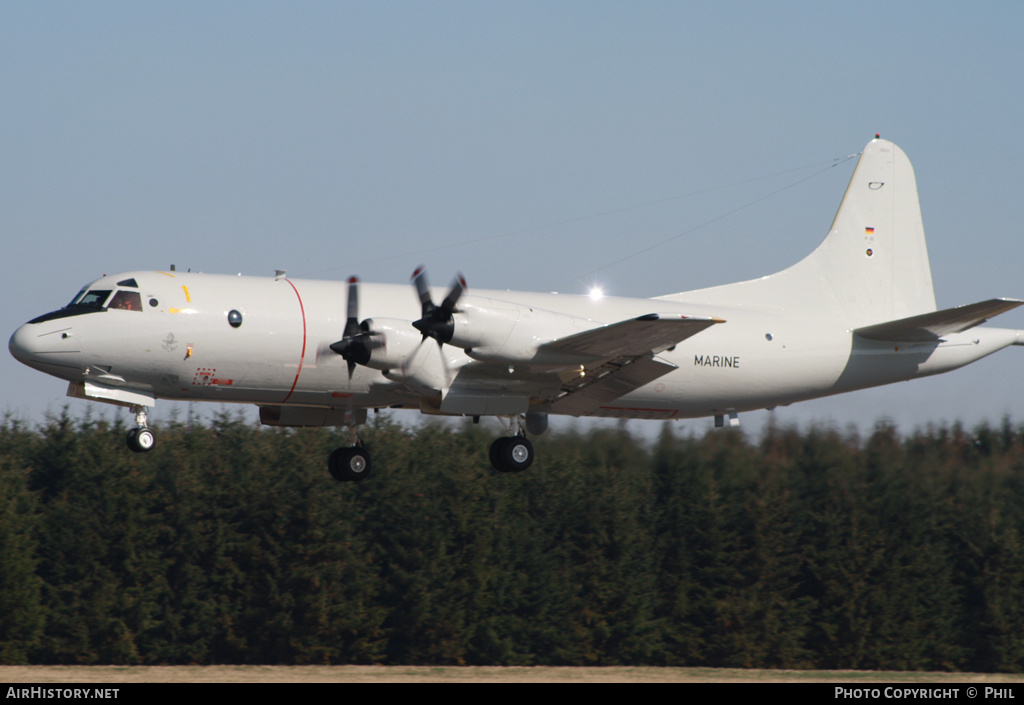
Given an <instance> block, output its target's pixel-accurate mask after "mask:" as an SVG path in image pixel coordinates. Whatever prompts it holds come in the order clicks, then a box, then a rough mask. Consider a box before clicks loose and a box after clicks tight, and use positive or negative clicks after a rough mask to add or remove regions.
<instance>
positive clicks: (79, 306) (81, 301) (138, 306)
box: [29, 287, 142, 323]
mask: <svg viewBox="0 0 1024 705" xmlns="http://www.w3.org/2000/svg"><path fill="white" fill-rule="evenodd" d="M113 291H114V290H113V289H90V288H89V287H85V288H84V289H82V290H81V291H79V292H78V295H77V296H75V298H73V299H71V303H69V304H68V305H67V306H65V307H64V308H62V309H58V310H57V311H51V312H50V313H45V314H43V315H42V316H38V317H37V318H33V319H32V320H31V321H29V323H42V322H43V321H52V320H54V319H56V318H67V317H68V316H80V315H82V314H83V313H96V312H103V311H106V310H107V309H106V308H105V307H104V306H103V304H105V303H106V301H107V299H109V298H110V295H111V294H112V293H113ZM119 293H120V294H125V295H128V296H127V297H126V298H127V300H119V301H118V308H125V309H129V310H133V311H141V310H142V300H141V298H140V297H139V295H138V294H136V293H134V292H119ZM132 297H134V298H132ZM115 298H116V297H115Z"/></svg>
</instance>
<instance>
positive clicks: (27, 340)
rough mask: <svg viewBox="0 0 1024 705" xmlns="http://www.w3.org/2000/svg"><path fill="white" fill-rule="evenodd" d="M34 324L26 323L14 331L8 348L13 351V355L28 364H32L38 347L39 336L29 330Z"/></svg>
mask: <svg viewBox="0 0 1024 705" xmlns="http://www.w3.org/2000/svg"><path fill="white" fill-rule="evenodd" d="M31 326H32V324H30V323H26V324H25V325H23V326H22V327H21V328H19V329H18V330H16V331H14V335H12V336H11V340H10V342H8V343H7V349H8V350H10V351H11V355H13V356H14V359H15V360H17V361H18V362H23V363H25V364H26V365H28V364H30V361H31V360H32V356H33V355H34V354H35V352H36V349H37V338H38V336H36V335H35V333H33V331H31V330H29V328H31Z"/></svg>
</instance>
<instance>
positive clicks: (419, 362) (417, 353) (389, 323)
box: [361, 318, 449, 397]
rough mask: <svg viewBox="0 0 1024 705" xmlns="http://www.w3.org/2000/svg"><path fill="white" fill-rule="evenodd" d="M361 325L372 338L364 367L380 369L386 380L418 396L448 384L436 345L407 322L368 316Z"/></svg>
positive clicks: (436, 392)
mask: <svg viewBox="0 0 1024 705" xmlns="http://www.w3.org/2000/svg"><path fill="white" fill-rule="evenodd" d="M361 325H362V327H363V329H364V330H365V331H367V332H368V333H370V336H371V339H372V340H373V348H372V350H371V352H370V360H369V361H368V362H367V363H366V366H367V367H372V368H374V369H377V370H381V371H382V372H384V376H385V377H387V378H388V379H390V380H392V381H394V382H398V383H400V384H404V385H405V386H406V387H408V388H409V389H411V390H413V391H414V392H416V393H417V394H420V395H422V396H427V397H430V396H433V395H436V394H439V393H440V392H441V390H442V389H444V388H446V387H447V386H448V384H449V379H448V368H447V366H446V364H445V362H444V360H443V359H442V352H441V348H440V346H439V345H438V344H437V343H436V342H434V341H433V340H431V339H429V338H427V339H424V338H423V335H422V334H421V333H420V332H419V331H417V330H416V329H415V328H413V326H412V322H411V321H403V320H399V319H394V318H368V319H367V320H365V321H363V323H362V324H361Z"/></svg>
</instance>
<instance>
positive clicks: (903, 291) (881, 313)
mask: <svg viewBox="0 0 1024 705" xmlns="http://www.w3.org/2000/svg"><path fill="white" fill-rule="evenodd" d="M665 298H671V299H684V298H685V300H686V301H689V302H695V303H700V302H706V303H708V304H711V305H714V304H719V305H745V306H748V307H749V306H753V305H765V306H768V307H773V308H775V307H782V308H790V307H796V308H797V309H799V310H805V311H807V313H808V314H811V315H823V316H828V317H831V318H841V319H842V320H845V321H847V322H849V323H850V324H851V325H852V326H863V325H869V324H872V323H877V322H880V321H889V320H893V319H898V318H906V317H909V316H913V315H916V314H920V313H927V312H929V311H934V310H935V293H934V290H933V289H932V274H931V266H930V265H929V262H928V250H927V247H926V246H925V238H924V225H923V223H922V221H921V207H920V204H919V203H918V198H917V180H916V179H915V178H914V169H913V167H912V166H911V165H910V160H909V159H908V158H907V155H906V154H904V152H903V150H902V149H900V148H899V147H897V146H896V145H895V144H893V143H892V142H889V141H887V140H883V139H879V138H875V139H873V140H872V141H871V142H869V143H868V145H867V146H866V147H865V148H864V151H863V152H862V154H861V157H860V160H859V161H858V162H857V168H856V169H855V170H854V172H853V177H852V178H851V179H850V185H849V186H848V187H847V189H846V195H845V196H843V201H842V203H841V204H840V206H839V212H838V213H836V217H835V220H834V221H833V222H832V227H831V228H830V229H829V232H828V235H827V236H826V237H825V240H824V241H823V242H822V243H821V244H820V245H819V246H818V248H817V249H815V250H814V251H813V252H812V253H811V254H810V255H808V256H807V257H806V258H804V259H803V260H801V261H800V262H798V263H797V264H795V265H793V266H792V267H790V268H789V269H785V270H783V271H781V272H778V273H777V274H773V275H771V276H768V277H763V278H761V279H755V280H751V281H748V282H741V283H739V284H729V285H726V286H719V287H713V288H711V289H701V290H700V291H696V292H688V293H686V294H676V295H673V296H671V297H665Z"/></svg>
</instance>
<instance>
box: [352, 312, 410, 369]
mask: <svg viewBox="0 0 1024 705" xmlns="http://www.w3.org/2000/svg"><path fill="white" fill-rule="evenodd" d="M360 327H361V328H362V329H363V330H364V331H366V332H368V333H370V336H371V340H372V341H373V345H372V349H371V351H370V359H369V360H368V361H367V362H366V363H365V364H366V366H367V367H372V368H373V369H375V370H381V371H383V372H388V371H390V370H397V369H401V368H402V367H403V365H405V363H406V361H407V360H408V359H409V358H410V357H411V356H412V355H413V354H414V353H415V352H416V349H417V348H418V347H419V346H420V344H421V343H422V342H423V336H422V335H420V334H419V332H418V331H417V330H416V329H415V328H413V327H412V321H403V320H400V319H396V318H368V319H366V320H365V321H363V322H362V324H361V326H360Z"/></svg>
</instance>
